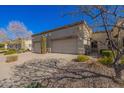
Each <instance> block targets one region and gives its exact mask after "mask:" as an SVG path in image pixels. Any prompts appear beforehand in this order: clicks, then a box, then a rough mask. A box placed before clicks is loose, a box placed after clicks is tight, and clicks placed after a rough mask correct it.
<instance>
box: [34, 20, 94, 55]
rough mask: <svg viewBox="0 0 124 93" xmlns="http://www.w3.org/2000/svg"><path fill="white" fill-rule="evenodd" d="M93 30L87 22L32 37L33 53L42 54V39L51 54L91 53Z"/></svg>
mask: <svg viewBox="0 0 124 93" xmlns="http://www.w3.org/2000/svg"><path fill="white" fill-rule="evenodd" d="M91 36H92V30H91V28H90V27H89V26H88V25H87V24H86V22H85V21H81V22H77V23H74V24H70V25H66V26H63V27H59V28H56V29H53V30H49V31H45V32H42V33H39V34H34V35H32V52H35V53H42V49H43V47H42V43H43V42H42V37H46V49H47V52H50V53H69V54H85V53H88V52H90V50H91V48H90V44H91V43H90V39H91Z"/></svg>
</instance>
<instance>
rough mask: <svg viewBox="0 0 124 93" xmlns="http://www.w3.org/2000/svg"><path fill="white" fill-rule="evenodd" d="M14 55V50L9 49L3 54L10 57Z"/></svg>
mask: <svg viewBox="0 0 124 93" xmlns="http://www.w3.org/2000/svg"><path fill="white" fill-rule="evenodd" d="M15 53H16V50H15V49H9V50H8V51H6V52H5V53H4V55H11V54H15Z"/></svg>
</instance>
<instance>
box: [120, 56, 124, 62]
mask: <svg viewBox="0 0 124 93" xmlns="http://www.w3.org/2000/svg"><path fill="white" fill-rule="evenodd" d="M120 64H124V56H122V58H121V62H120Z"/></svg>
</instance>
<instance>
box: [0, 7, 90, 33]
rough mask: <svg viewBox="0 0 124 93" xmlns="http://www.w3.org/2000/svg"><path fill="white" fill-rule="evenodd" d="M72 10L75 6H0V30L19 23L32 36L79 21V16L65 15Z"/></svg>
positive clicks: (80, 18)
mask: <svg viewBox="0 0 124 93" xmlns="http://www.w3.org/2000/svg"><path fill="white" fill-rule="evenodd" d="M74 9H75V6H47V5H45V6H43V5H41V6H34V5H33V6H0V28H6V26H7V25H8V24H9V22H11V21H19V22H22V23H23V24H24V25H25V26H26V27H27V29H28V30H30V31H32V33H33V34H36V33H40V32H43V31H47V30H50V29H54V28H57V27H60V26H64V25H67V24H71V23H74V22H78V21H81V20H82V17H81V16H68V15H66V14H67V13H68V12H70V11H73V10H74ZM63 15H66V16H63ZM87 21H89V20H87Z"/></svg>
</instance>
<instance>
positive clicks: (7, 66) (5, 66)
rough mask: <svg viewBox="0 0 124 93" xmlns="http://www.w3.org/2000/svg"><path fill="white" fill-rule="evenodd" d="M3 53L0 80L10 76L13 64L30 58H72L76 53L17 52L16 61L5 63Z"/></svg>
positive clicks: (0, 61) (0, 59)
mask: <svg viewBox="0 0 124 93" xmlns="http://www.w3.org/2000/svg"><path fill="white" fill-rule="evenodd" d="M5 57H6V56H4V55H2V54H0V80H1V79H4V78H9V77H11V74H12V72H13V71H12V67H13V66H15V65H20V64H23V63H24V62H30V60H32V59H49V58H55V59H60V58H62V59H66V60H67V61H69V60H72V59H74V58H75V57H76V55H72V54H58V53H47V54H35V53H31V52H26V53H21V54H18V57H19V58H18V61H16V62H11V63H6V62H5V60H6V59H5Z"/></svg>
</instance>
